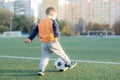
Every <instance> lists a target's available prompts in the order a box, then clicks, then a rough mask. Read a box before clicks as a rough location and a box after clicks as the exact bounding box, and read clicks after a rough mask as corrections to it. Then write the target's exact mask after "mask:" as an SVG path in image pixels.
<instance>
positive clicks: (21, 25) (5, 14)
mask: <svg viewBox="0 0 120 80" xmlns="http://www.w3.org/2000/svg"><path fill="white" fill-rule="evenodd" d="M11 18H12V20H13V21H12V27H13V29H12V30H13V31H22V32H25V33H29V32H31V30H32V28H33V27H34V26H35V24H34V18H33V17H28V16H25V15H16V14H13V13H12V12H10V11H8V10H5V9H0V32H4V31H9V30H10V19H11Z"/></svg>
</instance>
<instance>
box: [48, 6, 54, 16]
mask: <svg viewBox="0 0 120 80" xmlns="http://www.w3.org/2000/svg"><path fill="white" fill-rule="evenodd" d="M51 10H55V8H53V7H48V8H47V9H46V15H49V13H50V11H51Z"/></svg>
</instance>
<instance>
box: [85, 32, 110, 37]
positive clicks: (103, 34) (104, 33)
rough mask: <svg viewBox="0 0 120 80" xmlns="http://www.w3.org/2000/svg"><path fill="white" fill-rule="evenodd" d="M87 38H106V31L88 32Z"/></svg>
mask: <svg viewBox="0 0 120 80" xmlns="http://www.w3.org/2000/svg"><path fill="white" fill-rule="evenodd" d="M87 36H100V37H103V36H108V32H107V31H88V33H87Z"/></svg>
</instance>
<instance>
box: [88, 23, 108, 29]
mask: <svg viewBox="0 0 120 80" xmlns="http://www.w3.org/2000/svg"><path fill="white" fill-rule="evenodd" d="M109 28H110V25H109V24H99V23H92V22H89V23H88V24H87V25H86V31H89V30H93V31H97V30H101V31H102V30H108V29H109Z"/></svg>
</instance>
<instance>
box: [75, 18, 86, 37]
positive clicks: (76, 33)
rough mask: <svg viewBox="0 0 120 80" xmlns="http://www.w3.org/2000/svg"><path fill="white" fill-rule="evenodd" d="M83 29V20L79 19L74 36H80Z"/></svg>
mask: <svg viewBox="0 0 120 80" xmlns="http://www.w3.org/2000/svg"><path fill="white" fill-rule="evenodd" d="M83 29H84V20H83V19H82V18H80V19H79V21H78V23H77V24H76V25H75V35H80V34H81V33H82V31H83Z"/></svg>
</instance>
